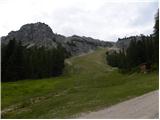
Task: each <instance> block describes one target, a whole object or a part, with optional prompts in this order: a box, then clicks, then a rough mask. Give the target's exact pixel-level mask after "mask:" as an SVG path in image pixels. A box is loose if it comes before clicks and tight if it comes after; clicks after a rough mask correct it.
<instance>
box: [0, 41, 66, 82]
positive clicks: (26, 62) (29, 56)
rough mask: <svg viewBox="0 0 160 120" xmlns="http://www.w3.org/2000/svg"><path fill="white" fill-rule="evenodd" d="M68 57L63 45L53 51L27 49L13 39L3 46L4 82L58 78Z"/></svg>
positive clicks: (34, 48) (36, 48) (40, 48)
mask: <svg viewBox="0 0 160 120" xmlns="http://www.w3.org/2000/svg"><path fill="white" fill-rule="evenodd" d="M66 57H67V52H66V51H65V49H64V48H63V47H62V46H61V45H58V46H57V48H52V49H46V48H44V47H31V48H27V47H26V46H22V43H21V41H20V42H17V41H16V40H15V39H12V40H10V41H9V43H8V44H7V45H5V46H2V59H1V65H2V68H1V69H2V82H7V81H16V80H23V79H37V78H45V77H51V76H58V75H60V74H62V72H63V68H64V59H65V58H66Z"/></svg>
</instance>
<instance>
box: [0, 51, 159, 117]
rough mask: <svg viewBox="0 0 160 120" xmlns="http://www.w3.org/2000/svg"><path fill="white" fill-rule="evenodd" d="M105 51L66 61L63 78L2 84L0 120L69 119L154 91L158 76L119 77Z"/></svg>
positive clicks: (156, 86) (119, 74)
mask: <svg viewBox="0 0 160 120" xmlns="http://www.w3.org/2000/svg"><path fill="white" fill-rule="evenodd" d="M105 52H106V49H105V48H98V49H97V50H96V51H94V52H90V53H88V54H83V55H80V56H75V57H72V58H70V59H67V60H66V68H65V71H64V75H63V76H61V77H56V78H46V79H41V80H23V81H17V82H8V83H2V102H1V103H2V118H72V117H76V116H78V115H79V114H80V113H83V112H87V111H94V110H97V109H102V108H104V107H108V106H111V105H113V104H115V103H118V102H121V101H124V100H126V99H130V98H133V97H135V96H139V95H142V94H144V93H147V92H149V91H152V90H155V89H158V73H157V72H153V73H149V74H140V73H134V74H121V73H119V72H118V70H117V69H116V68H112V67H110V66H108V65H107V64H106V61H105Z"/></svg>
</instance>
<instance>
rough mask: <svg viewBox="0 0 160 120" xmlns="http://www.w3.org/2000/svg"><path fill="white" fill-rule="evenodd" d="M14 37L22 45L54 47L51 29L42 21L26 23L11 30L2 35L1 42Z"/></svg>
mask: <svg viewBox="0 0 160 120" xmlns="http://www.w3.org/2000/svg"><path fill="white" fill-rule="evenodd" d="M13 38H15V40H17V41H21V42H22V44H23V45H26V46H28V47H30V46H33V45H35V46H38V47H40V46H45V47H56V45H57V44H56V42H55V41H54V40H55V36H54V34H53V32H52V29H51V28H50V27H49V26H48V25H46V24H44V23H40V22H38V23H35V24H26V25H23V26H22V27H21V28H20V29H19V30H18V31H12V32H10V33H9V34H8V35H7V36H5V37H2V44H3V43H4V44H5V43H8V41H9V40H11V39H13Z"/></svg>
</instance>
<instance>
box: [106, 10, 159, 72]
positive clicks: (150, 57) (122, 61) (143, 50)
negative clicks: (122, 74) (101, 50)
mask: <svg viewBox="0 0 160 120" xmlns="http://www.w3.org/2000/svg"><path fill="white" fill-rule="evenodd" d="M140 37H141V40H137V39H136V37H132V40H131V42H130V44H129V47H128V48H127V49H124V48H122V49H121V50H119V51H114V52H112V53H109V52H107V53H106V54H107V62H108V64H109V65H111V66H113V67H118V68H119V69H121V70H126V71H131V70H133V69H134V68H136V67H138V66H139V65H141V64H143V63H147V64H150V65H151V66H152V68H154V69H158V66H159V12H158V13H157V15H156V17H155V26H154V33H153V34H152V35H150V36H144V35H141V36H140Z"/></svg>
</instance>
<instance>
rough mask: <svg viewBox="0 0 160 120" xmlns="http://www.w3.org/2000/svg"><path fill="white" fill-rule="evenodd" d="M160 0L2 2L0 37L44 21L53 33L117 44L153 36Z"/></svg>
mask: <svg viewBox="0 0 160 120" xmlns="http://www.w3.org/2000/svg"><path fill="white" fill-rule="evenodd" d="M157 10H158V0H0V36H5V35H7V34H8V33H9V32H10V31H16V30H18V29H20V27H21V26H22V25H24V24H27V23H36V22H44V23H46V24H48V25H49V26H50V27H51V28H52V30H53V32H54V33H58V34H62V35H65V36H72V35H79V36H86V37H92V38H96V39H100V40H104V41H117V39H118V38H123V37H128V36H131V35H140V34H144V35H149V34H151V33H153V26H154V17H155V14H156V12H157Z"/></svg>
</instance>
